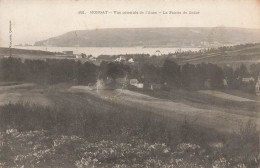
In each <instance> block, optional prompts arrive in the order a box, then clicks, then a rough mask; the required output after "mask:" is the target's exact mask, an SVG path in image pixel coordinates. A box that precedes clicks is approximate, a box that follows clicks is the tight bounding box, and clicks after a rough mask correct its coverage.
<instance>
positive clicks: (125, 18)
mask: <svg viewBox="0 0 260 168" xmlns="http://www.w3.org/2000/svg"><path fill="white" fill-rule="evenodd" d="M79 11H84V12H85V14H79ZM91 11H108V12H112V13H108V14H90V12H91ZM114 11H117V12H121V14H114ZM125 11H127V12H134V11H137V12H140V11H143V12H146V11H150V12H157V14H146V13H144V14H122V13H123V12H125ZM169 11H172V12H181V13H183V12H184V11H186V12H188V13H189V11H194V12H199V14H169ZM159 12H161V13H159ZM166 12H167V14H163V13H166ZM10 21H11V29H12V33H10V32H9V30H10ZM223 26H225V27H242V28H254V29H259V28H260V2H259V1H258V0H250V1H246V0H208V1H203V0H182V1H181V0H0V46H2V47H3V46H5V47H6V46H8V45H9V41H10V34H11V35H12V45H16V44H20V43H23V44H25V43H29V44H34V42H35V41H40V40H45V39H47V38H50V37H54V36H58V35H61V34H64V33H66V32H68V31H73V30H91V29H102V28H137V27H141V28H142V27H223Z"/></svg>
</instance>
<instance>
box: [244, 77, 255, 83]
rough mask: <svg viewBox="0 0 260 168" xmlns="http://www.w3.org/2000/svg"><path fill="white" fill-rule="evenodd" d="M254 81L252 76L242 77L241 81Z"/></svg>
mask: <svg viewBox="0 0 260 168" xmlns="http://www.w3.org/2000/svg"><path fill="white" fill-rule="evenodd" d="M251 81H252V82H254V81H255V79H254V78H253V77H248V78H242V82H245V83H249V82H251Z"/></svg>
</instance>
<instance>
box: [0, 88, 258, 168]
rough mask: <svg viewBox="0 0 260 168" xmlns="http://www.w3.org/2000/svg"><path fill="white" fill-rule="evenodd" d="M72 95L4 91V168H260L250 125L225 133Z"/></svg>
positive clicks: (0, 136) (0, 138)
mask: <svg viewBox="0 0 260 168" xmlns="http://www.w3.org/2000/svg"><path fill="white" fill-rule="evenodd" d="M69 88H71V86H70V85H68V84H57V85H52V86H48V85H34V84H29V85H28V84H26V85H25V84H22V85H21V84H18V85H17V84H14V85H12V86H8V87H6V86H2V87H1V89H0V90H1V103H2V106H1V107H0V131H1V133H0V142H1V143H0V165H1V167H7V168H9V167H24V168H25V167H78V168H83V167H86V168H88V167H127V168H128V167H165V168H166V167H259V166H260V155H259V132H258V130H257V127H256V124H255V123H254V122H253V121H250V120H249V121H248V122H247V123H246V124H243V125H241V127H240V129H239V130H238V131H234V132H231V133H230V132H229V133H224V132H219V131H217V129H211V128H205V127H202V126H200V125H199V124H197V123H196V120H194V119H190V118H183V119H180V120H174V119H173V118H170V117H167V116H164V115H160V114H159V113H155V112H154V111H152V110H150V109H149V108H139V107H138V106H136V107H135V106H129V105H126V104H121V103H116V102H114V101H110V100H107V99H104V98H99V97H97V96H95V95H92V94H88V93H83V92H71V91H68V90H70V89H69ZM7 93H9V95H8V94H7ZM10 94H11V95H12V94H13V95H16V96H10ZM147 94H148V93H147ZM151 94H154V95H153V96H157V97H159V96H162V95H156V94H157V93H151ZM179 94H180V93H179ZM175 95H176V94H175ZM185 95H187V94H186V93H185ZM30 96H32V98H29V97H30ZM121 96H122V95H121ZM177 99H179V101H182V102H185V101H184V100H183V99H184V98H182V99H180V97H179V98H177V97H175V101H176V100H177ZM21 100H25V101H21ZM43 100H44V101H43ZM202 100H203V99H200V101H202ZM207 100H208V99H207ZM172 101H174V100H172ZM208 101H209V100H208ZM190 105H191V104H190ZM251 106H252V107H254V104H253V105H251ZM219 107H220V105H219ZM205 108H206V107H205ZM233 110H234V109H233Z"/></svg>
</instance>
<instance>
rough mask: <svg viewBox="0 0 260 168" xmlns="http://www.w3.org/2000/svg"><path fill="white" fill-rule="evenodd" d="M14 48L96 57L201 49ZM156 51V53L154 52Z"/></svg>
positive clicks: (195, 49)
mask: <svg viewBox="0 0 260 168" xmlns="http://www.w3.org/2000/svg"><path fill="white" fill-rule="evenodd" d="M15 48H20V49H28V50H42V51H50V52H62V51H73V53H74V54H80V53H85V54H87V55H92V56H94V57H97V56H99V55H120V54H150V55H154V54H155V55H156V54H158V51H160V53H159V54H169V53H174V52H175V51H178V50H181V51H199V50H201V49H202V48H143V47H45V46H26V47H20V46H16V47H15ZM156 51H157V52H156Z"/></svg>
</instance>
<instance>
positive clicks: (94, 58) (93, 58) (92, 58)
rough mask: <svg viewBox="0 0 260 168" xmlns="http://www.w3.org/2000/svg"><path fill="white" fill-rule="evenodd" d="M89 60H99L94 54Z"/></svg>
mask: <svg viewBox="0 0 260 168" xmlns="http://www.w3.org/2000/svg"><path fill="white" fill-rule="evenodd" d="M89 60H90V61H97V58H96V57H93V56H91V57H89Z"/></svg>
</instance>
